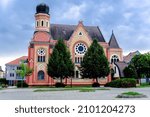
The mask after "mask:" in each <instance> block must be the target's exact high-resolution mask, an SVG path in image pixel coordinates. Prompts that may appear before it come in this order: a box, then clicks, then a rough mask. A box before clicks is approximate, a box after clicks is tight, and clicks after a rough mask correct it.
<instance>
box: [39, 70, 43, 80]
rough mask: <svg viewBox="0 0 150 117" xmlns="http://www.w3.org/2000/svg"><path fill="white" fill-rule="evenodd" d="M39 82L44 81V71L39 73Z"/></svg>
mask: <svg viewBox="0 0 150 117" xmlns="http://www.w3.org/2000/svg"><path fill="white" fill-rule="evenodd" d="M38 80H44V72H43V71H39V72H38Z"/></svg>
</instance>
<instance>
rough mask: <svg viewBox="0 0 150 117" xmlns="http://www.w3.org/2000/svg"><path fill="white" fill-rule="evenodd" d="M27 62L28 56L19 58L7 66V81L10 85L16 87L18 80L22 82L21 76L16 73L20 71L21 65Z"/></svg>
mask: <svg viewBox="0 0 150 117" xmlns="http://www.w3.org/2000/svg"><path fill="white" fill-rule="evenodd" d="M26 60H27V56H22V57H20V58H17V59H15V60H13V61H11V62H9V63H7V64H5V66H6V80H8V84H9V85H15V84H16V82H17V81H18V80H22V78H21V77H20V75H18V74H17V73H16V70H19V69H20V63H21V62H24V61H26Z"/></svg>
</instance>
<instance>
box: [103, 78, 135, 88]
mask: <svg viewBox="0 0 150 117" xmlns="http://www.w3.org/2000/svg"><path fill="white" fill-rule="evenodd" d="M105 87H116V88H129V87H136V80H135V79H133V78H123V79H117V80H114V81H112V82H109V83H107V84H106V85H105Z"/></svg>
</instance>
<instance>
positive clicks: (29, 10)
mask: <svg viewBox="0 0 150 117" xmlns="http://www.w3.org/2000/svg"><path fill="white" fill-rule="evenodd" d="M40 3H46V4H47V5H49V7H50V15H51V19H50V23H57V24H74V25H77V24H78V21H79V20H82V21H83V23H84V25H88V26H91V25H92V26H99V27H100V30H101V32H102V34H103V36H104V38H105V40H106V42H108V41H109V39H110V36H111V34H112V30H113V32H114V34H115V36H116V39H117V41H118V43H119V46H120V47H121V48H122V49H123V54H124V55H126V54H128V53H129V52H133V51H136V50H139V51H140V52H142V53H144V52H148V51H150V0H142V2H141V0H0V66H2V67H3V70H4V66H5V64H6V63H7V62H9V61H11V60H13V59H15V58H17V57H20V56H23V55H27V51H28V45H29V42H30V40H31V39H32V36H33V32H34V24H35V19H34V14H35V9H36V6H37V5H38V4H40Z"/></svg>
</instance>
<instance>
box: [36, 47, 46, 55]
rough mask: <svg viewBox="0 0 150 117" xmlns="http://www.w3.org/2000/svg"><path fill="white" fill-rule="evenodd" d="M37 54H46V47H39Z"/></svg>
mask: <svg viewBox="0 0 150 117" xmlns="http://www.w3.org/2000/svg"><path fill="white" fill-rule="evenodd" d="M37 54H38V55H39V56H44V55H45V49H43V48H41V49H38V51H37Z"/></svg>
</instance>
